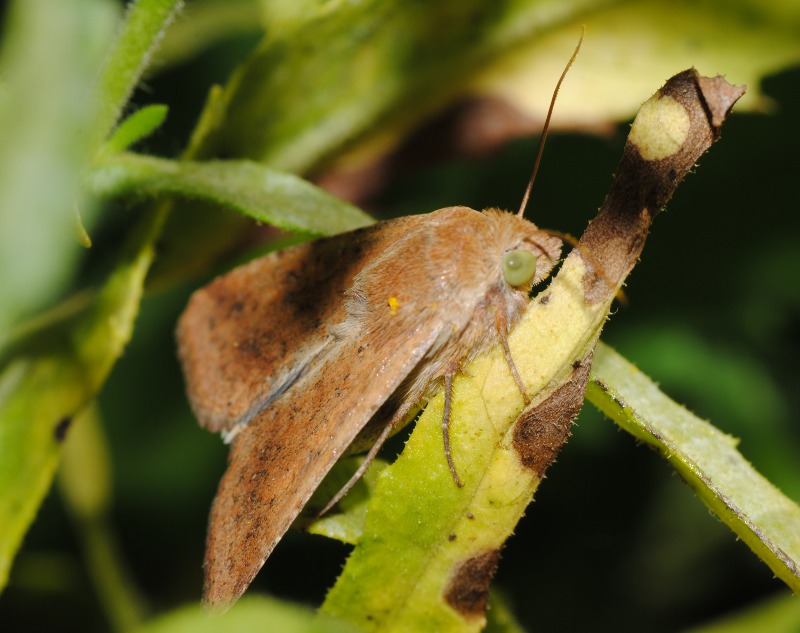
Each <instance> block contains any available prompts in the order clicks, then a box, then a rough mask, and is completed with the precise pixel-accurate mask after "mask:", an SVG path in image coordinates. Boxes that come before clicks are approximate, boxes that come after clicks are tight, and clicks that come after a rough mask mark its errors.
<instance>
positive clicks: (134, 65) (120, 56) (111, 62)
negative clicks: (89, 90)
mask: <svg viewBox="0 0 800 633" xmlns="http://www.w3.org/2000/svg"><path fill="white" fill-rule="evenodd" d="M182 6H183V0H135V1H134V2H132V3H131V4H130V6H129V8H128V13H127V16H126V19H125V23H124V24H123V27H122V30H121V31H120V33H119V35H118V36H117V39H116V41H115V42H114V46H113V48H112V50H111V51H110V53H109V55H108V58H107V60H106V63H105V65H104V66H103V71H102V73H101V75H100V79H99V81H98V86H97V97H98V100H99V102H100V106H101V111H100V114H99V117H98V120H97V121H96V122H95V128H94V129H95V131H96V140H95V142H96V143H97V144H98V145H99V144H100V143H102V142H103V141H104V140H105V138H106V137H107V136H108V135H109V134H110V133H111V130H112V129H113V128H114V125H115V124H116V122H117V121H118V120H119V118H120V115H121V114H122V111H123V109H124V108H125V105H126V104H127V103H128V99H130V96H131V94H133V90H134V88H136V85H137V84H138V83H139V80H140V79H141V77H142V73H144V71H145V69H146V68H147V66H148V65H149V64H150V61H151V60H152V56H153V53H154V52H155V50H156V48H157V47H158V44H159V42H160V41H161V38H162V37H163V36H164V32H165V31H166V29H167V27H169V25H170V23H171V22H172V20H173V19H174V18H175V15H176V14H177V12H178V11H179V10H180V9H181V7H182Z"/></svg>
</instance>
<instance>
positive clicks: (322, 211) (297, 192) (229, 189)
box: [91, 154, 373, 235]
mask: <svg viewBox="0 0 800 633" xmlns="http://www.w3.org/2000/svg"><path fill="white" fill-rule="evenodd" d="M91 186H92V189H93V191H94V192H95V193H96V194H97V195H98V196H126V195H127V196H130V195H134V196H140V197H141V196H147V197H153V198H155V197H160V196H167V195H176V196H182V197H185V198H190V199H196V200H203V201H206V202H212V203H214V204H217V205H220V206H224V207H228V208H231V209H234V210H236V211H238V212H240V213H242V214H244V215H247V216H249V217H251V218H253V219H255V220H258V221H259V222H268V223H269V224H272V225H274V226H278V227H281V228H283V229H288V230H294V231H301V232H304V233H311V234H314V235H332V234H335V233H340V232H342V231H345V230H347V229H350V228H354V227H358V226H366V225H367V224H370V223H372V222H373V220H372V218H370V217H369V216H368V215H367V214H365V213H363V212H362V211H361V210H359V209H357V208H356V207H354V206H352V205H350V204H348V203H346V202H344V201H342V200H339V199H338V198H335V197H333V196H331V195H330V194H328V193H326V192H325V191H323V190H322V189H319V188H317V187H315V186H314V185H312V184H310V183H308V182H306V181H305V180H303V179H302V178H299V177H297V176H293V175H292V174H287V173H284V172H279V171H276V170H274V169H269V168H268V167H264V166H263V165H259V164H258V163H254V162H251V161H207V162H193V161H180V162H179V161H172V160H167V159H163V158H154V157H150V156H140V155H137V154H122V155H117V156H112V157H109V158H107V159H105V160H104V161H102V163H101V165H100V166H99V167H98V168H96V169H95V170H94V172H93V173H92V174H91Z"/></svg>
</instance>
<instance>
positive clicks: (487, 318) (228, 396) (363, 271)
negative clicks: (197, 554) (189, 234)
mask: <svg viewBox="0 0 800 633" xmlns="http://www.w3.org/2000/svg"><path fill="white" fill-rule="evenodd" d="M579 47H580V43H579V44H578V48H579ZM578 48H576V50H575V53H574V54H573V56H572V58H571V59H570V61H569V63H568V64H567V67H566V68H565V69H564V74H562V76H561V78H560V79H559V82H558V84H557V86H556V89H555V91H554V95H553V101H555V96H556V94H557V92H558V88H559V87H560V85H561V81H562V80H563V78H564V75H565V74H566V72H567V70H568V69H569V66H570V65H571V64H572V61H573V60H574V59H575V56H576V55H577V52H578ZM552 107H553V103H551V106H550V110H551V112H552ZM549 118H550V113H548V117H547V121H546V122H545V129H546V127H547V122H548V121H549ZM542 140H544V137H543V139H542ZM539 156H541V146H540V153H539ZM538 162H539V159H538V157H537V161H536V165H538ZM535 172H536V169H535V168H534V176H535ZM532 182H533V178H531V183H529V185H528V190H527V191H526V193H525V196H524V200H523V203H522V207H521V208H520V211H519V213H518V214H516V215H515V214H511V213H507V212H503V211H499V210H497V209H487V210H485V211H483V212H478V211H474V210H473V209H469V208H467V207H448V208H445V209H440V210H438V211H434V212H432V213H429V214H425V215H419V216H410V217H403V218H399V219H396V220H390V221H385V222H380V223H377V224H374V225H372V226H369V227H366V228H362V229H359V230H356V231H353V232H350V233H346V234H342V235H337V236H335V237H330V238H326V239H321V240H318V241H315V242H311V243H307V244H302V245H299V246H295V247H292V248H289V249H287V250H284V251H282V252H278V253H273V254H270V255H267V256H265V257H263V258H261V259H257V260H255V261H253V262H250V263H249V264H246V265H244V266H242V267H240V268H237V269H235V270H233V271H232V272H230V273H228V274H226V275H224V276H222V277H219V278H218V279H216V280H215V281H213V282H212V283H210V284H209V285H208V286H206V287H205V288H202V289H200V290H198V291H197V292H195V293H194V295H193V296H192V298H191V300H190V301H189V305H188V307H187V308H186V310H185V312H184V313H183V315H182V316H181V319H180V322H179V324H178V330H177V338H178V350H179V356H180V360H181V363H182V365H183V370H184V374H185V377H186V383H187V391H188V396H189V400H190V402H191V405H192V408H193V410H194V412H195V414H196V416H197V418H198V420H199V421H200V424H201V425H203V426H205V427H206V428H208V429H209V430H212V431H221V432H222V433H223V434H224V435H225V436H226V438H227V439H228V440H229V441H230V443H231V450H230V455H229V464H228V468H227V471H226V472H225V475H224V476H223V478H222V481H221V482H220V485H219V489H218V492H217V496H216V498H215V500H214V505H213V508H212V510H211V517H210V522H209V532H208V539H207V543H206V559H205V587H204V600H205V601H206V602H207V603H210V604H212V605H226V604H229V603H231V602H233V601H235V600H236V599H237V598H238V597H239V596H240V595H241V594H242V593H243V592H244V591H245V589H246V588H247V586H248V585H249V584H250V582H251V581H252V579H253V578H254V576H255V575H256V573H257V572H258V571H259V569H260V568H261V567H262V566H263V564H264V562H265V561H266V559H267V558H268V557H269V555H270V553H271V552H272V550H273V549H274V547H275V545H276V544H277V543H278V541H279V540H280V539H281V538H282V537H283V535H284V533H285V532H286V531H287V530H288V529H289V526H290V525H291V524H292V522H293V521H294V520H295V518H296V517H297V516H298V514H299V513H300V511H301V510H302V509H303V507H304V505H305V504H306V503H307V502H308V500H309V498H310V497H311V495H312V493H313V492H314V490H315V489H316V488H317V487H318V486H319V484H320V483H321V481H322V479H323V478H324V477H325V475H326V474H327V473H328V471H329V470H330V469H331V468H332V467H333V465H334V464H335V463H336V461H337V460H338V459H339V458H340V457H341V456H342V455H343V454H344V453H345V452H348V450H349V451H353V450H354V449H355V450H358V449H365V448H369V447H370V446H371V447H372V449H371V450H370V454H369V455H368V458H367V460H365V466H366V464H367V463H368V462H369V461H370V459H371V458H372V457H374V455H375V453H377V450H378V448H379V447H380V445H381V444H382V442H383V441H384V440H385V439H386V438H387V437H388V436H389V435H390V434H391V431H392V430H393V429H396V428H398V427H399V426H400V425H402V423H403V422H404V421H406V420H407V419H408V418H409V417H410V415H412V414H413V413H414V412H415V411H416V410H417V409H418V408H419V407H420V406H421V405H422V404H424V402H425V401H426V400H427V399H428V398H429V397H431V396H432V395H433V393H434V392H435V391H436V390H438V388H440V387H441V386H444V388H445V413H444V416H443V423H442V427H443V436H444V450H445V455H446V457H447V460H448V463H449V465H450V469H451V471H452V473H453V478H454V481H455V483H457V484H458V485H460V481H459V479H458V474H457V470H456V468H455V466H454V464H453V458H452V456H451V454H450V449H449V435H448V422H449V404H450V400H451V396H452V379H453V376H454V375H455V374H456V373H457V372H458V371H459V368H460V366H461V365H462V364H464V363H466V362H468V361H469V360H471V359H472V358H473V357H475V356H477V355H478V354H480V353H482V352H484V351H486V350H488V349H489V348H491V347H493V346H495V345H497V344H500V345H501V346H502V348H503V350H504V352H505V357H506V360H507V362H508V366H509V369H510V371H511V373H512V374H513V376H514V378H515V380H516V382H517V384H518V385H519V387H520V391H521V392H522V394H523V397H524V398H525V400H526V402H527V401H528V396H527V394H526V393H525V390H524V388H523V386H522V381H521V379H520V377H519V375H518V374H517V371H516V368H515V366H514V362H513V359H512V358H511V354H510V352H509V349H508V342H507V335H508V332H509V330H510V329H511V328H512V327H513V326H514V324H515V323H516V322H517V321H518V319H519V318H520V316H521V314H522V313H523V311H524V310H525V308H526V307H527V305H528V300H529V293H530V292H531V289H532V288H533V287H534V286H536V285H537V284H539V283H540V282H541V281H542V280H543V279H545V278H546V277H547V276H548V275H549V273H550V271H551V269H552V268H553V266H554V265H555V264H556V262H557V261H558V259H559V257H560V254H561V238H560V237H557V236H556V235H555V234H553V233H552V232H549V231H543V230H541V229H539V228H537V227H536V225H534V224H533V223H532V222H530V221H528V220H526V219H524V218H523V217H522V213H523V210H524V208H525V204H526V202H527V198H528V194H529V192H530V186H531V184H532ZM360 474H361V470H360V471H359V472H358V473H357V474H356V476H355V477H354V479H353V480H351V483H352V481H354V480H355V478H357V477H358V476H359V475H360ZM349 485H350V484H348V486H347V487H345V490H344V491H343V492H342V493H340V494H339V495H337V496H336V497H335V499H334V500H333V501H332V503H334V502H335V501H337V500H338V499H339V498H340V497H341V494H343V493H344V492H346V490H347V489H348V488H349ZM330 505H331V504H329V507H330Z"/></svg>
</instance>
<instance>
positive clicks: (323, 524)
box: [306, 457, 388, 545]
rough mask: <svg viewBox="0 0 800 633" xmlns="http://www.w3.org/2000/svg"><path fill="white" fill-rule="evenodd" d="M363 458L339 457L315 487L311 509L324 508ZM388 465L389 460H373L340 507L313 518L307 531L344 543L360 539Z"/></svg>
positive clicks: (353, 472) (351, 542)
mask: <svg viewBox="0 0 800 633" xmlns="http://www.w3.org/2000/svg"><path fill="white" fill-rule="evenodd" d="M363 460H364V458H363V457H351V458H346V459H341V460H339V461H338V462H337V463H336V466H334V467H333V469H332V470H331V472H330V473H328V475H327V477H325V479H324V480H323V482H322V484H321V485H320V486H319V487H318V488H317V489H316V490H315V491H314V494H313V496H312V497H311V499H310V500H309V502H308V505H307V508H309V509H311V511H312V512H314V511H315V510H314V509H315V508H316V509H321V508H324V507H325V505H326V504H327V503H328V501H330V500H331V499H332V498H333V497H334V495H335V494H336V493H337V492H339V491H340V490H341V489H342V488H343V487H344V485H345V484H346V483H347V482H348V481H350V477H352V476H353V474H355V472H356V470H357V469H358V467H359V466H360V465H361V462H362V461H363ZM387 466H388V463H386V462H385V461H383V460H381V459H375V460H373V462H372V464H370V466H369V469H368V470H367V472H366V473H365V474H364V476H363V477H362V478H361V479H359V480H358V481H357V482H356V484H355V486H353V488H352V490H350V492H348V493H347V495H345V497H344V498H343V499H342V500H341V501H340V502H339V503H338V504H337V509H338V510H339V511H337V512H330V513H328V514H326V515H325V516H323V517H322V518H318V519H316V520H314V521H313V522H312V523H311V524H310V525H309V526H308V527H307V528H306V531H307V532H310V533H311V534H319V535H320V536H327V537H328V538H332V539H336V540H337V541H341V542H342V543H349V544H351V545H355V544H356V543H358V541H359V539H360V538H361V535H362V534H363V533H364V521H365V519H366V518H367V506H368V504H369V500H370V498H371V495H372V493H373V491H374V490H375V482H376V481H377V479H378V475H379V474H380V472H381V471H382V470H383V469H384V468H386V467H387Z"/></svg>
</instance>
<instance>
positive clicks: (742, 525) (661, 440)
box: [586, 345, 800, 593]
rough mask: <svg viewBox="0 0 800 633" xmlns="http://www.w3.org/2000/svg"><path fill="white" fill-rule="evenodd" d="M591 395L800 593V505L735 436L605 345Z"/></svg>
mask: <svg viewBox="0 0 800 633" xmlns="http://www.w3.org/2000/svg"><path fill="white" fill-rule="evenodd" d="M586 394H587V398H588V399H589V400H590V401H591V402H592V403H593V404H595V405H596V406H597V407H598V408H599V409H600V410H601V411H603V412H604V413H605V414H606V415H608V416H609V417H610V418H611V419H612V420H614V421H615V422H616V423H617V424H619V425H620V426H621V427H622V428H623V429H625V430H626V431H628V432H629V433H631V434H632V435H633V436H634V437H636V438H637V439H639V440H641V441H643V442H645V443H646V444H648V445H649V446H652V447H653V448H655V449H656V450H657V451H658V452H659V453H660V454H661V455H662V457H664V459H666V460H667V461H668V462H669V463H670V465H671V466H672V467H673V468H674V469H675V470H676V471H677V472H678V474H679V475H680V476H681V477H682V478H683V480H684V481H685V482H686V483H688V484H689V486H691V488H692V489H693V490H694V491H695V493H697V495H698V496H699V497H700V499H701V500H702V501H703V503H705V504H706V505H707V506H708V508H709V509H710V510H711V511H712V512H713V513H714V514H716V515H717V516H718V517H719V518H720V519H721V520H722V521H723V523H725V524H726V525H727V526H728V527H730V528H731V529H732V530H733V531H734V532H735V533H736V535H737V536H738V537H739V538H741V539H742V540H743V541H744V542H745V543H747V545H748V546H749V547H750V549H752V550H753V552H755V554H756V555H757V556H758V557H759V558H760V559H761V560H763V561H764V562H765V563H767V565H769V567H770V569H772V571H773V572H775V575H776V576H778V577H779V578H780V579H781V580H783V581H784V582H785V583H786V584H787V585H789V587H791V589H792V590H793V591H795V592H796V593H800V506H798V505H797V503H795V502H794V501H792V500H791V499H789V498H788V497H786V495H784V494H783V493H781V491H780V490H778V489H777V488H775V486H773V485H772V484H771V483H770V482H769V481H767V480H766V479H765V478H764V477H763V476H762V475H760V474H759V473H758V472H757V471H756V470H755V469H754V468H753V466H752V465H751V464H750V463H749V462H748V461H747V460H746V459H745V458H744V456H743V455H742V454H741V453H740V452H739V451H738V450H737V448H736V447H737V444H738V441H737V440H736V439H735V438H732V437H730V436H729V435H726V434H724V433H723V432H722V431H720V430H719V429H716V428H715V427H713V426H712V425H711V424H709V423H708V422H705V421H703V420H701V419H699V418H698V417H697V416H695V415H694V414H693V413H691V412H690V411H688V410H686V409H685V408H683V407H682V406H680V405H679V404H677V403H676V402H675V401H673V400H671V399H670V398H669V397H668V396H666V395H665V394H664V393H662V392H661V391H660V390H659V389H658V387H657V386H656V385H655V383H653V381H652V380H650V379H649V378H648V377H647V376H645V375H644V374H643V373H642V372H640V371H639V370H638V369H636V367H634V366H633V365H632V364H631V363H629V362H628V361H626V360H625V359H624V358H623V357H622V356H620V355H619V354H617V353H616V352H615V351H614V350H612V349H611V348H609V347H607V346H605V345H600V346H598V348H597V352H596V354H595V362H594V369H593V373H592V380H591V382H590V388H589V389H588V390H587V392H586ZM743 448H746V447H743Z"/></svg>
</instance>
